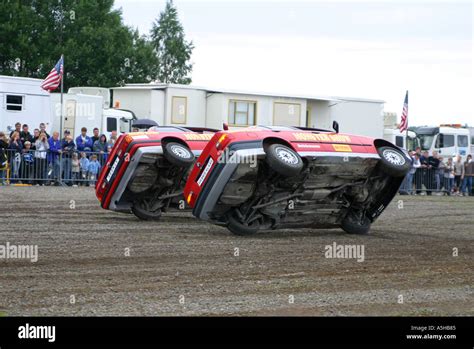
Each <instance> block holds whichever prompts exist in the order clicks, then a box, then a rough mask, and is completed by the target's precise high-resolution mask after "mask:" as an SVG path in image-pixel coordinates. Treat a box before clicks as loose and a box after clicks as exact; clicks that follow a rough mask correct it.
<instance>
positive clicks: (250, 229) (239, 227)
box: [227, 211, 260, 236]
mask: <svg viewBox="0 0 474 349" xmlns="http://www.w3.org/2000/svg"><path fill="white" fill-rule="evenodd" d="M236 216H237V215H236V213H235V211H231V212H230V213H229V214H228V215H227V229H229V230H230V232H231V233H232V234H234V235H239V236H247V235H253V234H255V233H256V232H258V230H259V229H260V223H259V222H258V221H254V222H253V223H252V224H251V225H250V226H249V225H247V224H244V223H242V222H241V221H240V220H239V219H238V217H236Z"/></svg>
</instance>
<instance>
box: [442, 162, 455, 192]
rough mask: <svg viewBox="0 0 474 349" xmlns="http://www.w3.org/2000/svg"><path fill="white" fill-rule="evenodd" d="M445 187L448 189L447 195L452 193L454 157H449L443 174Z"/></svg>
mask: <svg viewBox="0 0 474 349" xmlns="http://www.w3.org/2000/svg"><path fill="white" fill-rule="evenodd" d="M443 182H444V189H445V190H446V193H447V195H451V191H452V189H453V184H454V164H453V158H448V162H447V163H446V165H445V166H444V174H443Z"/></svg>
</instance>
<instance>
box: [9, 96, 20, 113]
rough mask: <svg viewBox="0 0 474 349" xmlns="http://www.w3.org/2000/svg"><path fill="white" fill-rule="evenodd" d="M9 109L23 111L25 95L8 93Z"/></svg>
mask: <svg viewBox="0 0 474 349" xmlns="http://www.w3.org/2000/svg"><path fill="white" fill-rule="evenodd" d="M6 97H7V103H6V106H7V110H14V111H22V110H23V96H18V95H7V96H6Z"/></svg>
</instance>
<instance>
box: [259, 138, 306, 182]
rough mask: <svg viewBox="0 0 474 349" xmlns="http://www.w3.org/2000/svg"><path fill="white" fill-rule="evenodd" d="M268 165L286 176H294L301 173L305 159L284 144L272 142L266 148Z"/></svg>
mask: <svg viewBox="0 0 474 349" xmlns="http://www.w3.org/2000/svg"><path fill="white" fill-rule="evenodd" d="M265 153H266V155H267V156H266V158H265V160H266V162H267V164H268V166H270V168H271V169H272V170H274V171H275V172H277V173H278V174H280V175H282V176H285V177H294V176H297V175H299V174H300V173H301V170H302V169H303V160H302V159H301V157H300V156H299V155H298V153H297V152H295V151H294V150H293V149H291V148H289V147H287V146H285V145H282V144H271V145H269V146H268V147H267V148H266V149H265Z"/></svg>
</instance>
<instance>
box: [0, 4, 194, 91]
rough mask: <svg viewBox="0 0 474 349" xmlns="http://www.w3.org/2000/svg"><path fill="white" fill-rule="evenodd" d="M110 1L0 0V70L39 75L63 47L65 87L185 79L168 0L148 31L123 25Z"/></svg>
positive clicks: (186, 67)
mask: <svg viewBox="0 0 474 349" xmlns="http://www.w3.org/2000/svg"><path fill="white" fill-rule="evenodd" d="M113 5H114V1H113V0H100V1H96V0H21V1H20V0H3V1H1V2H0V74H2V75H10V76H24V77H33V78H41V79H42V78H45V77H46V75H47V74H48V73H49V71H50V70H51V69H52V67H53V66H54V65H55V64H56V62H57V60H58V59H59V57H60V56H61V54H64V57H65V58H64V59H65V79H64V84H65V88H66V89H67V88H68V87H71V86H101V87H110V86H117V85H123V84H125V83H136V82H150V81H153V80H159V81H162V82H166V83H184V84H188V83H190V82H191V77H190V74H191V72H192V64H191V63H190V59H191V54H192V50H193V44H192V42H188V41H186V39H185V35H184V29H183V27H182V25H181V23H180V22H179V19H178V13H177V10H176V7H175V6H174V4H173V3H172V1H171V0H169V1H168V2H167V4H166V7H165V9H164V11H162V12H161V13H160V14H159V17H158V18H157V20H156V21H155V22H154V24H153V28H152V30H151V32H150V35H148V36H145V35H140V33H139V32H138V30H137V29H133V28H131V27H128V26H126V25H125V24H124V23H123V20H122V13H121V11H120V10H117V9H114V7H113Z"/></svg>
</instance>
